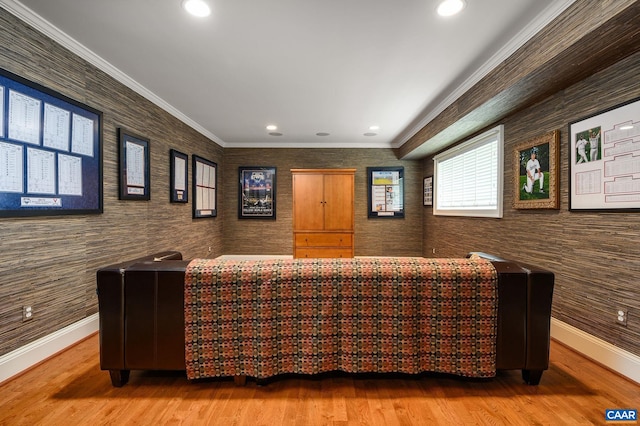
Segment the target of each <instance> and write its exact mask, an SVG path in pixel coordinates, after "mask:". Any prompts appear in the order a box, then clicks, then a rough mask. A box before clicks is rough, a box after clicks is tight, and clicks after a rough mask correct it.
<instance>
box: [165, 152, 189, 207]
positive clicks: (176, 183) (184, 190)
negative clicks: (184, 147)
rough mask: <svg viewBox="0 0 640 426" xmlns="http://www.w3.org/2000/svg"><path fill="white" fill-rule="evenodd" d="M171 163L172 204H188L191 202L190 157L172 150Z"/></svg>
mask: <svg viewBox="0 0 640 426" xmlns="http://www.w3.org/2000/svg"><path fill="white" fill-rule="evenodd" d="M169 161H170V163H171V164H170V167H169V168H170V171H171V173H170V175H171V177H170V179H171V182H170V185H169V187H170V193H169V199H170V201H171V202H172V203H186V202H188V201H189V196H188V193H189V191H188V190H189V188H188V184H187V176H188V173H189V170H188V161H189V156H188V155H187V154H183V153H182V152H179V151H176V150H175V149H172V150H170V151H169Z"/></svg>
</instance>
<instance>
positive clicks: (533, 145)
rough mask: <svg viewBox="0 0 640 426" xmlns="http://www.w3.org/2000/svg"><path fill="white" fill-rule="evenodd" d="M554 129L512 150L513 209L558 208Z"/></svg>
mask: <svg viewBox="0 0 640 426" xmlns="http://www.w3.org/2000/svg"><path fill="white" fill-rule="evenodd" d="M559 136H560V132H559V131H558V130H554V131H552V132H548V133H545V134H544V135H541V136H537V137H535V138H532V139H529V140H527V141H526V142H523V143H521V144H518V145H517V146H516V148H515V149H514V182H515V185H514V202H513V207H514V208H515V209H558V208H560V205H559V196H558V195H559V193H558V183H557V181H558V140H559Z"/></svg>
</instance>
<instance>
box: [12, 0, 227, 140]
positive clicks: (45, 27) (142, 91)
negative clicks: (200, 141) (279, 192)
mask: <svg viewBox="0 0 640 426" xmlns="http://www.w3.org/2000/svg"><path fill="white" fill-rule="evenodd" d="M0 6H1V7H2V8H3V9H5V10H7V11H8V12H9V13H11V14H12V15H14V16H15V17H17V18H18V19H20V20H21V21H23V22H25V23H27V24H29V25H30V26H32V27H33V28H34V29H36V30H37V31H39V32H41V33H42V34H44V35H45V36H47V37H49V38H50V39H52V40H53V41H55V42H57V43H59V44H60V45H62V46H63V47H65V48H66V49H68V50H70V51H71V52H72V53H74V54H76V55H78V56H79V57H80V58H82V59H84V60H85V61H87V62H89V63H90V64H91V65H93V66H95V67H97V68H98V69H100V70H101V71H104V72H105V73H107V74H108V75H109V76H111V77H113V78H114V79H116V80H117V81H118V82H120V83H122V84H124V85H125V86H127V87H128V88H129V89H131V90H133V91H134V92H136V93H138V94H139V95H141V96H143V97H144V98H146V99H147V100H149V101H151V102H152V103H154V104H155V105H157V106H158V107H160V108H162V109H163V110H165V111H167V112H168V113H169V114H171V115H173V116H174V117H176V118H177V119H178V120H180V121H182V122H183V123H185V124H187V125H188V126H189V127H192V128H193V129H194V130H196V131H197V132H198V133H200V134H202V135H203V136H206V137H207V138H209V139H211V140H212V141H214V142H215V143H217V144H218V145H220V146H222V147H223V148H224V147H225V146H226V144H225V142H224V141H223V140H222V139H220V138H219V137H217V136H216V135H214V134H213V133H211V132H210V131H208V130H207V129H205V128H204V127H202V126H201V125H200V124H198V123H196V122H195V121H193V120H192V119H190V118H189V117H187V116H186V115H184V114H183V113H182V112H180V111H179V110H178V109H176V108H174V107H173V106H172V105H171V104H169V103H168V102H166V101H165V100H164V99H162V98H161V97H159V96H157V95H156V94H155V93H153V92H152V91H150V90H149V89H147V88H146V87H144V86H143V85H141V84H140V83H138V82H137V81H135V80H134V79H132V78H131V77H129V76H128V75H126V74H125V73H123V72H122V71H120V70H119V69H118V68H116V67H115V66H113V65H111V64H110V63H109V62H107V61H105V60H104V59H103V58H101V57H100V56H98V55H97V54H96V53H94V52H93V51H91V50H90V49H88V48H87V47H86V46H84V45H82V44H81V43H79V42H78V41H76V40H75V39H74V38H72V37H71V36H69V35H68V34H66V33H65V32H63V31H61V30H60V29H59V28H57V27H56V26H54V25H53V24H52V23H50V22H49V21H47V20H46V19H44V18H42V17H41V16H40V15H38V14H37V13H35V12H34V11H33V10H31V9H29V8H28V7H26V6H25V5H23V4H22V3H20V2H19V1H16V0H0Z"/></svg>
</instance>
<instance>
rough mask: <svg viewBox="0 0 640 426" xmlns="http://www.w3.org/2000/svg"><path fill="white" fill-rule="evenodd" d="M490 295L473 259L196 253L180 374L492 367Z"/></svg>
mask: <svg viewBox="0 0 640 426" xmlns="http://www.w3.org/2000/svg"><path fill="white" fill-rule="evenodd" d="M497 302H498V291H497V274H496V271H495V269H494V267H493V265H492V264H491V263H490V262H489V261H486V260H483V259H425V258H353V259H277V260H259V261H255V260H254V261H238V260H231V261H229V260H227V261H223V260H214V259H195V260H193V261H192V262H191V263H190V264H189V266H188V267H187V270H186V274H185V357H186V366H187V376H188V378H190V379H197V378H205V377H216V376H238V375H246V376H251V377H256V378H266V377H270V376H274V375H277V374H283V373H302V374H313V373H321V372H327V371H338V370H339V371H345V372H352V373H356V372H400V373H420V372H427V371H428V372H439V373H451V374H456V375H460V376H467V377H493V376H495V371H496V369H495V365H496V362H495V361H496V333H497Z"/></svg>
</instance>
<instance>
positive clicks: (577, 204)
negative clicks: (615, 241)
mask: <svg viewBox="0 0 640 426" xmlns="http://www.w3.org/2000/svg"><path fill="white" fill-rule="evenodd" d="M638 158H640V98H636V99H633V100H630V101H628V102H626V103H623V104H619V105H616V106H614V107H612V108H609V109H606V110H604V111H601V112H599V113H597V114H594V115H591V116H588V117H585V118H581V119H580V120H576V121H573V122H571V123H569V210H571V211H578V210H587V211H588V210H609V211H624V210H627V211H637V210H638V209H639V208H640V161H638Z"/></svg>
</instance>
